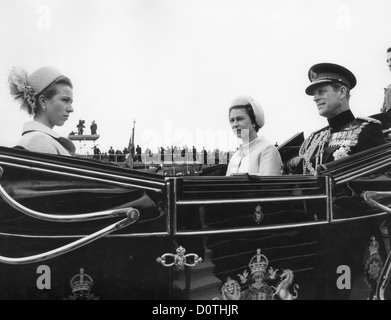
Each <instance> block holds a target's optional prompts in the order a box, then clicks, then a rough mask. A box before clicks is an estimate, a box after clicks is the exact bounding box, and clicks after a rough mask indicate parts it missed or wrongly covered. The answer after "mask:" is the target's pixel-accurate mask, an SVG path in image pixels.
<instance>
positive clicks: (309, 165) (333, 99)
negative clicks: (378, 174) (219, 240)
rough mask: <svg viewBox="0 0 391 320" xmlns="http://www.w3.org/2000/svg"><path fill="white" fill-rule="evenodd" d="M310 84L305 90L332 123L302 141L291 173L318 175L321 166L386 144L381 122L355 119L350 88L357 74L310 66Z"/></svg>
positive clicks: (338, 68)
mask: <svg viewBox="0 0 391 320" xmlns="http://www.w3.org/2000/svg"><path fill="white" fill-rule="evenodd" d="M308 77H309V79H310V81H311V84H310V85H309V86H308V87H307V89H306V90H305V92H306V93H307V94H308V95H310V96H313V100H314V102H315V104H316V106H317V108H318V112H319V114H320V115H321V116H322V117H325V118H327V121H328V123H329V125H328V126H327V127H325V128H323V129H321V130H319V131H316V132H314V133H313V134H311V136H310V137H309V138H308V139H307V140H305V141H304V143H303V144H302V146H301V148H300V151H299V156H298V157H296V158H294V159H291V160H290V161H289V162H288V168H289V169H290V170H289V171H290V172H291V173H304V174H313V175H316V174H317V168H318V166H319V165H321V164H324V163H327V162H331V161H335V160H339V159H342V158H344V157H347V156H349V155H352V154H355V153H358V152H361V151H364V150H367V149H370V148H373V147H376V146H379V145H381V144H383V143H385V139H384V136H383V132H382V130H381V122H380V121H378V120H376V119H372V118H356V117H355V116H354V115H353V113H352V111H351V110H350V106H349V99H350V90H351V89H353V88H354V87H355V86H356V83H357V81H356V77H355V76H354V75H353V73H352V72H350V71H349V70H348V69H346V68H344V67H342V66H339V65H336V64H332V63H319V64H316V65H314V66H312V67H311V68H310V70H309V71H308Z"/></svg>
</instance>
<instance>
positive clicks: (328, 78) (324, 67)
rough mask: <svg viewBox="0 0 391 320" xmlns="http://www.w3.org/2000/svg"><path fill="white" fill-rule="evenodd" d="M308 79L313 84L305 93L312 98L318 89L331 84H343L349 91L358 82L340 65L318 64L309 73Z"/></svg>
mask: <svg viewBox="0 0 391 320" xmlns="http://www.w3.org/2000/svg"><path fill="white" fill-rule="evenodd" d="M308 78H309V79H310V81H311V84H310V85H309V86H308V87H307V89H306V90H305V93H306V94H308V95H310V96H312V95H313V94H314V90H315V89H316V87H318V86H321V85H326V84H330V83H341V84H343V85H345V86H347V87H348V88H349V89H353V88H354V87H355V86H356V84H357V80H356V77H355V76H354V74H353V73H352V72H351V71H349V70H348V69H346V68H345V67H342V66H340V65H338V64H334V63H318V64H315V65H314V66H312V67H311V68H310V70H309V71H308Z"/></svg>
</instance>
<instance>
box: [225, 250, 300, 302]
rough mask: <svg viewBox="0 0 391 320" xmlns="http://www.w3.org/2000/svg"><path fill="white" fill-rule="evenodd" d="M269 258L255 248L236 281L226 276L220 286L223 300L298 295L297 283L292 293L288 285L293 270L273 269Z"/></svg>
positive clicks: (282, 297) (290, 297)
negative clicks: (255, 250)
mask: <svg viewBox="0 0 391 320" xmlns="http://www.w3.org/2000/svg"><path fill="white" fill-rule="evenodd" d="M268 267H269V260H268V258H267V257H266V256H265V255H264V254H261V249H257V254H256V255H255V256H253V257H252V258H251V260H250V262H249V264H248V268H249V271H250V272H249V271H248V270H247V269H246V270H244V271H243V273H242V274H238V275H237V276H238V278H239V281H240V284H239V282H238V281H236V280H234V279H232V278H230V277H228V278H227V281H226V282H225V283H224V284H223V286H222V288H221V296H222V298H223V300H277V299H280V300H294V299H297V297H298V291H297V290H298V289H299V285H297V284H295V285H294V286H293V291H294V295H293V294H292V293H290V291H289V287H290V286H291V284H292V282H293V271H292V270H290V269H284V270H281V271H280V272H278V271H279V270H278V269H276V270H274V269H273V268H272V267H269V268H268Z"/></svg>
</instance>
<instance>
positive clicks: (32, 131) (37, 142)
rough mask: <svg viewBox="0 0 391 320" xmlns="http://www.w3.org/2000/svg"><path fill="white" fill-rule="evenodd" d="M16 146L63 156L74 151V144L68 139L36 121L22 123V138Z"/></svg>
mask: <svg viewBox="0 0 391 320" xmlns="http://www.w3.org/2000/svg"><path fill="white" fill-rule="evenodd" d="M17 146H19V147H23V148H24V149H27V150H30V151H34V152H41V153H51V154H57V155H63V156H70V155H73V154H74V153H75V146H74V144H73V143H72V142H71V141H70V140H68V139H66V138H63V137H61V136H60V135H59V134H58V133H56V132H54V131H53V130H52V129H50V128H49V127H47V126H45V125H43V124H42V123H40V122H37V121H30V122H27V123H25V124H24V126H23V133H22V138H21V139H20V140H19V142H18V143H17Z"/></svg>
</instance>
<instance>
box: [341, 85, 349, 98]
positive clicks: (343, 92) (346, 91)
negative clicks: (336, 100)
mask: <svg viewBox="0 0 391 320" xmlns="http://www.w3.org/2000/svg"><path fill="white" fill-rule="evenodd" d="M339 90H340V91H341V100H342V99H344V98H346V97H347V95H348V88H346V87H345V86H342V87H341V88H339Z"/></svg>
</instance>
